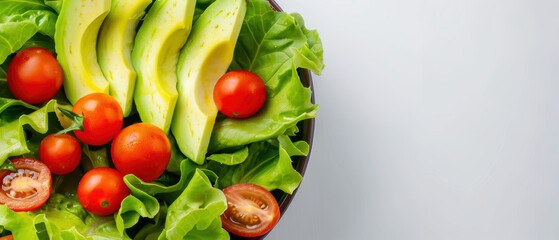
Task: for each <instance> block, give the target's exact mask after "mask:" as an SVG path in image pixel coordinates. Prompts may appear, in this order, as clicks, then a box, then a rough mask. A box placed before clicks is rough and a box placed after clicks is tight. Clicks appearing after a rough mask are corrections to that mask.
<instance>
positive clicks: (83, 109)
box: [72, 93, 123, 146]
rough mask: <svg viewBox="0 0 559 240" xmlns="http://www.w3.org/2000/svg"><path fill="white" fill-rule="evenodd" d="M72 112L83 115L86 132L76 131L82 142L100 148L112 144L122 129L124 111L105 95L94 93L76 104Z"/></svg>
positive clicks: (111, 98)
mask: <svg viewBox="0 0 559 240" xmlns="http://www.w3.org/2000/svg"><path fill="white" fill-rule="evenodd" d="M72 111H73V112H75V113H77V114H80V115H83V116H84V118H85V119H84V122H83V127H84V131H83V132H82V131H78V130H76V131H74V134H76V137H77V138H78V139H80V140H81V141H82V142H84V143H86V144H89V145H94V146H100V145H103V144H106V143H108V142H110V141H111V140H112V139H113V138H114V137H115V136H116V135H117V134H118V133H119V132H120V129H121V128H122V122H123V117H122V109H121V108H120V105H119V104H118V102H117V101H116V100H115V99H114V98H113V97H111V96H109V95H108V94H105V93H92V94H89V95H86V96H84V97H82V98H80V100H78V101H77V102H76V104H75V105H74V107H73V108H72Z"/></svg>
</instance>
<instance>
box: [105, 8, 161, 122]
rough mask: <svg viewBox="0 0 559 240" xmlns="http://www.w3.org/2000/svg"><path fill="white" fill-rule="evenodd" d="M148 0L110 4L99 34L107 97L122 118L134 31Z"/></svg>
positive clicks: (130, 81) (129, 88)
mask: <svg viewBox="0 0 559 240" xmlns="http://www.w3.org/2000/svg"><path fill="white" fill-rule="evenodd" d="M151 2H152V0H113V1H112V6H111V12H110V13H109V15H108V16H107V17H106V18H105V21H104V22H103V25H101V30H100V32H99V40H98V42H97V44H98V46H97V55H98V58H99V66H100V67H101V70H102V71H103V74H104V75H105V78H106V79H107V81H108V82H109V93H110V95H111V96H113V97H114V98H115V100H116V101H117V102H118V103H119V104H120V107H121V108H122V112H123V115H124V117H127V116H128V115H129V114H130V111H131V110H132V105H133V102H132V99H133V96H134V86H135V85H136V71H134V67H133V66H132V59H131V57H130V54H131V52H132V47H133V43H134V36H136V27H137V26H138V23H139V22H140V19H141V18H142V17H143V16H144V14H145V9H146V8H147V6H148V5H149V4H150V3H151Z"/></svg>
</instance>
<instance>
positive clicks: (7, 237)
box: [0, 235, 14, 240]
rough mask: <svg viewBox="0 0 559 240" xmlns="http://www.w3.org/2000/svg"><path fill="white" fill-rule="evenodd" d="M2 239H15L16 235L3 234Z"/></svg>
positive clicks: (0, 238) (0, 239)
mask: <svg viewBox="0 0 559 240" xmlns="http://www.w3.org/2000/svg"><path fill="white" fill-rule="evenodd" d="M0 240H14V236H13V235H8V236H3V237H0Z"/></svg>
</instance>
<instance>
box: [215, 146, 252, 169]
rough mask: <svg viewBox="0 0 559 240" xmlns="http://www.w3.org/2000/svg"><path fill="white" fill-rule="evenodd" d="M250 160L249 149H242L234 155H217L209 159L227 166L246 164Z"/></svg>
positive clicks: (233, 153)
mask: <svg viewBox="0 0 559 240" xmlns="http://www.w3.org/2000/svg"><path fill="white" fill-rule="evenodd" d="M247 158H248V147H244V148H241V149H240V150H237V151H235V152H232V153H216V154H212V155H210V156H209V157H208V158H207V159H208V160H212V161H216V162H218V163H221V164H225V165H235V164H239V163H242V162H244V161H245V160H246V159H247Z"/></svg>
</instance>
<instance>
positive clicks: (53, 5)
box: [45, 0, 62, 13]
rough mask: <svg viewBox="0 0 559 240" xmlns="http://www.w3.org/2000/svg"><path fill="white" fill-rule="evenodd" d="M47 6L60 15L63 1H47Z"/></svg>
mask: <svg viewBox="0 0 559 240" xmlns="http://www.w3.org/2000/svg"><path fill="white" fill-rule="evenodd" d="M45 4H46V5H47V6H49V7H51V8H52V9H53V10H54V11H56V13H60V9H62V0H45Z"/></svg>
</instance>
